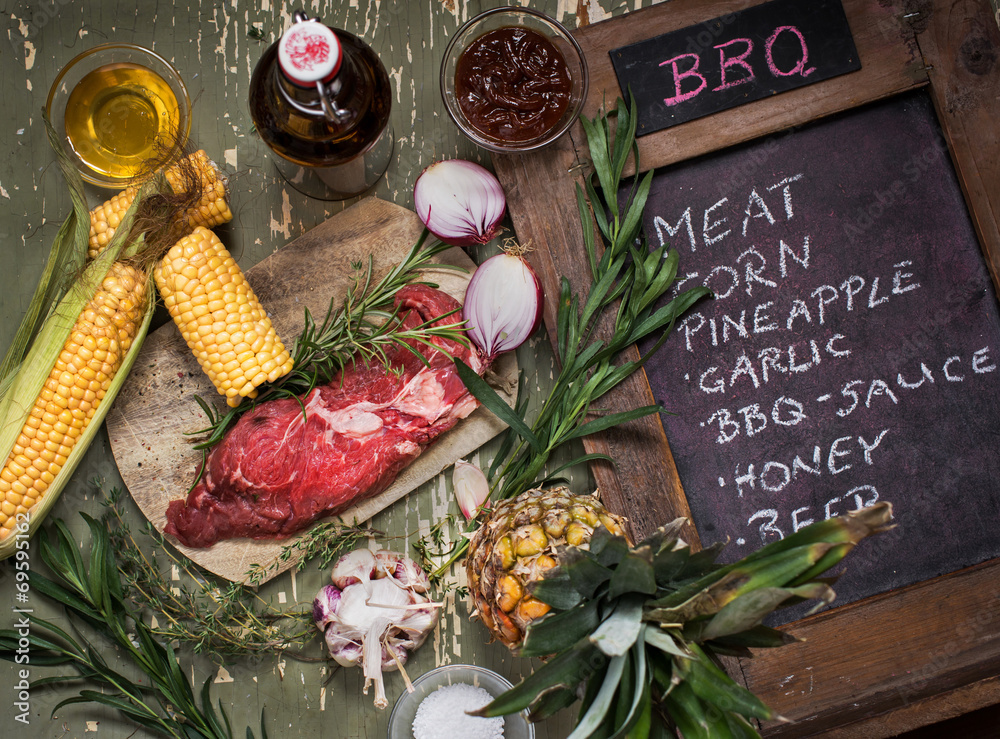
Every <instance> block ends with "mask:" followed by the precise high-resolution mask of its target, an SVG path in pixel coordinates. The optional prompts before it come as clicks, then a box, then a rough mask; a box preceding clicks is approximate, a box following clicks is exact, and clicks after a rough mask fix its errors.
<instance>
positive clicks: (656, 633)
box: [644, 627, 691, 659]
mask: <svg viewBox="0 0 1000 739" xmlns="http://www.w3.org/2000/svg"><path fill="white" fill-rule="evenodd" d="M644 638H645V640H646V643H647V644H648V645H649V646H651V647H655V648H656V649H659V650H660V651H661V652H664V653H665V654H667V655H668V656H671V657H679V658H680V659H690V658H691V652H690V650H688V649H687V648H685V647H684V646H683V644H678V642H677V640H676V639H674V637H672V636H671V635H670V634H669V633H668V632H666V631H664V630H663V629H660V628H655V627H649V628H647V629H646V631H645V632H644Z"/></svg>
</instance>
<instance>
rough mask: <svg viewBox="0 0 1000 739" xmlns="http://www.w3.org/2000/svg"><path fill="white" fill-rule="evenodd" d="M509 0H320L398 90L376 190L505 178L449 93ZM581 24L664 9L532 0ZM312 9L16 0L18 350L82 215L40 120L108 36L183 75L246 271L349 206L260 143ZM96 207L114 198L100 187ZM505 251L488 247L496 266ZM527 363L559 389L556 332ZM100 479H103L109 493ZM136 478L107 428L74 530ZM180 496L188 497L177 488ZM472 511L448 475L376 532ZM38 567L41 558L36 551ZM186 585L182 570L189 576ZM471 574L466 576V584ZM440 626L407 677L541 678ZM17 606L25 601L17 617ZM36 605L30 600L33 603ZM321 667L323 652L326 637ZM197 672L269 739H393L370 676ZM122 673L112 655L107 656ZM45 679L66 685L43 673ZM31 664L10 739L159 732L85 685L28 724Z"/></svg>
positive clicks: (66, 512) (8, 23)
mask: <svg viewBox="0 0 1000 739" xmlns="http://www.w3.org/2000/svg"><path fill="white" fill-rule="evenodd" d="M500 4H502V3H498V2H479V1H478V0H426V1H425V2H404V1H403V0H381V1H379V0H351V2H343V3H342V2H334V0H313V2H310V3H309V4H308V7H306V8H305V10H306V11H307V12H308V13H309V14H310V15H313V16H320V17H322V18H323V19H324V20H325V21H326V22H327V23H328V24H329V25H332V26H335V27H339V28H343V29H346V30H348V31H351V32H353V33H356V34H357V35H359V36H361V37H362V38H364V39H365V40H366V41H368V42H369V43H370V44H371V45H372V46H373V48H374V49H375V51H376V52H377V53H378V54H379V56H380V57H381V58H382V60H383V61H384V63H385V65H386V67H387V69H388V71H389V76H390V78H391V80H392V83H393V87H394V97H393V110H392V123H393V126H394V129H395V150H394V155H393V162H392V164H391V165H390V168H389V171H388V173H387V175H386V176H385V178H383V180H382V181H381V182H380V183H379V184H378V186H377V187H376V189H375V190H374V194H375V195H377V196H378V197H381V198H383V199H386V200H389V201H392V202H395V203H397V204H400V205H403V206H406V207H412V202H413V201H412V187H413V183H414V181H415V179H416V177H417V175H418V174H419V173H420V171H421V170H422V169H423V168H424V167H426V166H427V165H429V164H431V163H432V162H434V161H436V160H438V159H441V158H452V157H463V158H467V159H471V160H474V161H479V162H482V163H484V164H485V165H486V166H490V161H489V157H488V155H487V152H485V151H483V150H481V149H477V148H476V147H475V146H473V145H472V144H470V143H469V142H468V141H465V140H463V139H462V138H461V137H460V135H459V133H458V131H457V129H456V128H455V127H454V126H453V125H452V124H451V122H450V120H449V119H448V118H447V116H446V114H445V112H444V107H443V104H442V102H441V98H440V95H439V91H438V82H437V80H438V67H439V65H440V62H441V58H442V55H443V52H444V47H445V46H446V44H447V42H448V40H449V38H450V37H451V36H452V34H453V33H454V31H455V30H456V28H457V27H458V26H459V25H460V24H461V23H463V22H464V21H466V20H467V19H469V18H470V17H472V16H473V15H475V14H476V13H478V12H480V11H481V10H484V9H486V8H488V7H493V6H496V5H500ZM525 4H530V5H531V6H532V7H534V8H536V9H538V10H541V11H543V12H546V13H548V14H550V15H552V16H554V17H556V18H558V19H559V20H561V21H562V22H564V23H565V24H566V25H567V26H569V27H571V28H572V27H576V26H579V25H583V24H586V23H592V22H596V21H598V20H602V19H604V18H607V17H610V16H611V15H617V14H621V13H625V12H628V11H629V10H633V9H636V8H638V7H641V6H645V5H649V4H652V0H629V2H625V1H624V0H579V2H575V1H574V2H571V1H570V0H531V2H530V3H525ZM298 8H299V5H298V4H297V3H286V2H281V3H272V2H269V1H268V0H263V2H259V3H250V2H246V1H245V0H224V1H223V2H208V1H207V0H201V1H199V0H187V1H186V2H176V3H159V2H153V1H152V0H99V1H97V2H86V3H82V2H73V1H72V0H16V1H15V0H4V1H3V2H2V3H0V11H2V12H0V17H2V19H3V23H4V26H5V33H4V37H3V38H4V41H5V43H0V90H2V101H3V103H2V105H0V132H2V138H0V142H2V143H0V153H2V156H0V260H2V265H3V269H2V270H0V316H2V319H3V320H2V321H0V348H6V346H7V345H8V344H9V342H10V340H11V338H12V337H13V334H14V331H15V330H16V327H17V324H18V321H19V320H20V317H21V316H22V314H23V312H24V311H25V309H26V308H27V305H28V303H29V301H30V298H31V295H32V292H33V290H34V287H35V285H36V283H37V280H38V277H39V275H40V273H41V270H42V267H43V265H44V263H45V260H46V258H47V255H48V248H49V245H50V244H51V243H52V239H53V237H54V235H55V233H56V230H57V229H58V227H59V224H60V223H61V222H62V220H63V219H64V218H65V216H66V215H67V213H68V212H69V209H70V201H69V197H68V194H67V191H66V188H65V185H64V183H63V180H62V177H61V175H60V173H59V171H58V168H57V167H56V166H55V164H54V157H53V155H52V152H51V150H50V148H49V146H48V144H47V142H46V138H45V133H44V130H43V125H42V119H41V111H42V108H43V106H44V104H45V98H46V95H47V93H48V89H49V86H50V85H51V83H52V80H53V79H54V78H55V76H56V74H57V73H58V71H59V70H60V69H61V67H62V66H63V65H64V64H65V63H67V62H68V61H69V60H70V59H71V58H73V57H74V56H75V55H77V54H78V53H80V52H81V51H84V50H86V49H88V48H90V47H92V46H95V45H97V44H100V43H105V42H109V41H119V42H131V43H135V44H139V45H141V46H145V47H147V48H151V49H153V50H155V51H156V52H158V53H159V54H160V55H162V56H164V57H166V58H167V59H168V60H169V61H171V62H172V63H173V64H174V65H175V66H176V68H177V69H178V71H179V72H180V74H181V76H182V77H183V79H184V80H185V82H186V84H187V86H188V89H189V92H190V94H191V97H192V100H193V103H194V107H193V122H192V130H191V133H192V139H193V140H194V142H195V143H196V144H198V145H199V146H200V147H202V148H204V149H206V150H207V151H208V152H209V153H210V155H211V156H212V157H213V158H214V159H215V160H216V161H217V162H219V163H220V164H221V165H223V166H224V168H225V169H226V170H227V172H228V173H230V174H231V175H233V176H232V178H231V183H230V193H231V202H232V207H233V212H234V219H233V221H232V223H231V224H229V225H228V226H226V227H223V228H220V229H219V233H220V235H221V237H222V238H223V240H224V242H225V243H226V245H227V247H228V248H229V249H230V250H231V251H232V252H233V253H234V254H235V255H236V256H237V258H238V260H239V262H240V264H241V265H242V266H243V267H244V268H247V267H249V266H251V265H253V264H256V263H257V262H259V261H260V260H261V259H263V258H264V257H266V256H267V255H269V254H271V253H273V252H274V251H276V250H278V249H280V248H281V247H282V246H283V245H284V244H286V243H287V242H289V241H291V240H292V239H294V238H295V237H296V236H298V235H300V234H302V233H303V232H305V231H307V230H308V229H310V228H312V227H313V226H316V225H317V224H319V223H321V222H323V221H324V220H326V219H327V218H329V217H330V216H332V215H334V214H336V213H338V212H339V211H340V210H341V209H343V208H344V207H346V206H347V205H350V204H351V202H352V201H348V202H346V203H324V202H320V201H315V200H310V199H308V198H306V197H304V196H302V195H300V194H299V193H298V192H296V191H295V190H294V189H292V188H290V187H288V186H287V185H286V184H285V183H284V181H283V180H281V178H280V177H279V176H278V175H277V173H276V171H275V169H274V168H273V165H272V164H271V162H270V161H269V160H268V155H267V151H266V148H265V146H264V145H263V143H262V142H261V141H260V139H259V138H258V137H257V135H256V134H255V133H254V131H253V129H252V126H251V120H250V116H249V113H248V109H247V100H246V97H247V90H248V87H249V81H250V75H251V73H252V71H253V68H254V65H255V64H256V61H257V59H258V58H259V57H260V55H261V54H262V53H263V51H264V49H265V48H266V46H267V45H268V44H269V43H271V42H272V41H273V40H274V39H275V38H276V37H277V36H278V35H280V32H281V30H282V29H283V28H284V27H285V26H286V25H287V24H288V23H289V22H290V18H291V14H292V12H294V11H295V10H296V9H298ZM88 194H89V196H90V200H91V205H96V204H98V203H99V202H102V201H103V200H105V199H106V198H107V197H108V196H109V193H108V192H107V191H101V190H98V189H97V188H90V189H89V190H88ZM495 248H496V247H495V245H490V246H488V247H485V248H483V249H479V250H478V251H476V253H475V254H474V257H475V258H476V259H477V260H481V259H483V258H485V256H487V255H488V254H489V253H491V251H492V250H495ZM518 360H519V362H520V363H521V366H522V367H523V368H524V369H525V371H526V374H527V376H528V378H529V385H528V387H529V389H530V390H532V391H533V395H534V396H539V395H541V394H542V393H544V391H545V389H546V387H547V383H548V382H549V381H550V379H551V370H552V359H551V351H550V350H549V347H548V344H547V343H546V340H545V338H544V335H543V333H542V332H539V334H538V335H537V336H536V337H535V338H534V339H532V340H531V341H530V342H529V343H528V344H526V345H525V346H524V347H522V348H521V349H520V350H519V352H518ZM494 450H495V442H492V443H491V444H488V445H487V446H485V447H484V448H483V449H482V450H480V452H479V453H478V454H477V455H476V456H475V458H474V459H475V461H479V462H481V463H483V464H488V461H489V460H490V459H491V457H492V454H493V453H494ZM95 481H97V482H98V484H96V485H95V484H94V482H95ZM121 484H122V483H121V478H120V476H119V472H118V469H117V467H116V465H115V461H114V458H113V456H112V454H111V451H110V448H109V444H108V440H107V435H106V433H105V432H104V431H103V430H102V432H101V433H100V434H99V435H98V437H97V438H96V440H95V442H94V443H93V444H92V446H91V448H90V450H89V451H88V453H87V455H86V457H85V459H84V460H83V462H82V463H81V465H80V466H79V468H78V469H77V470H76V472H75V474H74V477H73V479H72V480H71V482H70V484H69V485H68V486H67V488H66V489H65V490H64V492H63V494H62V497H61V499H60V500H59V502H58V504H57V506H56V507H55V509H54V511H53V513H52V517H59V518H62V519H64V520H65V521H66V522H67V524H68V525H69V527H70V529H71V530H72V531H73V532H74V533H76V534H78V535H79V536H80V538H81V540H83V539H84V538H85V536H84V534H85V532H86V527H85V525H84V523H83V520H82V518H81V517H80V516H79V515H78V512H80V511H84V512H89V513H91V514H94V515H99V514H100V513H101V512H102V510H103V507H102V500H103V499H104V497H105V491H107V490H110V489H112V488H114V487H120V486H121ZM572 484H573V486H574V487H575V488H577V489H579V490H580V491H581V492H582V491H584V490H585V489H586V488H587V486H588V484H589V480H588V476H587V473H586V471H585V470H584V471H577V472H576V474H575V475H574V476H573V480H572ZM179 494H181V492H180V491H179ZM449 511H450V512H453V513H457V506H456V505H455V503H454V501H453V500H452V492H451V485H450V479H449V475H448V474H447V473H445V474H442V475H440V476H439V477H438V478H436V479H434V480H432V481H431V482H429V483H426V484H425V485H423V486H421V487H420V488H418V489H417V490H414V491H413V492H412V493H411V494H409V495H408V496H407V497H406V498H404V499H403V500H401V501H399V502H398V503H397V504H395V505H393V506H392V507H390V508H389V509H387V510H386V511H384V512H383V513H381V514H379V515H378V516H376V517H375V518H374V519H373V520H372V521H371V522H370V523H371V525H372V526H374V527H375V528H377V529H379V530H382V531H384V532H386V534H387V536H388V537H389V538H388V541H387V543H386V545H387V546H391V547H392V548H396V549H399V550H402V549H404V548H405V549H409V547H410V546H411V545H412V544H413V542H414V541H416V540H417V539H418V538H419V537H420V536H422V535H423V534H425V533H426V528H427V526H428V523H429V522H432V521H435V520H438V519H439V518H440V517H441V516H442V515H444V514H445V513H446V512H449ZM126 514H127V518H128V520H129V522H130V523H132V524H133V525H134V526H135V527H138V526H140V525H141V523H142V521H143V519H142V516H141V514H140V513H139V511H138V509H137V508H135V506H134V505H132V504H131V503H130V502H129V501H128V499H127V498H126ZM30 552H31V560H30V561H31V563H32V565H33V566H36V565H37V564H38V563H39V562H38V560H39V558H38V553H37V544H35V543H33V544H32V548H31V550H30ZM178 577H179V576H178ZM327 578H328V573H326V572H322V571H319V570H317V569H316V568H315V567H310V568H308V569H307V570H305V571H304V572H301V573H298V574H296V575H292V574H287V573H286V574H285V575H282V576H280V577H278V578H276V579H275V580H274V581H272V582H270V583H268V584H266V585H265V586H263V587H262V589H261V591H260V594H261V596H262V597H264V598H267V599H270V600H272V601H273V602H274V603H279V604H285V606H286V607H293V605H292V604H295V603H299V604H301V605H302V607H306V606H307V605H308V603H309V602H310V601H311V600H312V597H313V595H314V594H315V592H316V591H317V589H318V588H319V587H320V586H322V585H323V584H324V583H325V582H326V581H327ZM462 579H463V576H462V573H461V572H459V571H455V572H454V574H453V576H452V582H453V583H457V584H461V582H462ZM15 592H16V591H15V576H14V568H13V564H12V562H11V561H9V560H8V561H6V562H3V563H2V564H0V593H2V594H3V597H2V598H0V601H2V602H3V603H4V605H3V606H2V607H0V628H3V627H7V626H9V625H10V624H12V623H14V621H15V613H14V611H13V609H14V608H15V607H17V605H19V604H17V603H15V602H14V595H15ZM447 599H448V600H447V605H446V607H445V609H444V612H443V617H442V619H441V621H440V624H439V626H438V627H437V629H436V630H435V632H434V633H433V634H432V636H431V637H430V638H429V639H428V641H427V642H426V644H425V645H424V646H423V647H422V648H421V649H420V650H419V651H418V652H417V653H416V654H415V655H414V656H413V658H412V659H411V661H410V663H409V665H408V672H409V674H410V676H411V678H415V677H417V676H419V675H421V674H423V673H424V672H426V671H427V670H429V669H431V668H433V667H435V666H437V665H441V664H449V663H474V664H478V665H481V666H484V667H488V668H492V669H494V670H497V671H498V672H500V673H502V674H504V675H506V676H507V677H508V678H510V679H511V680H513V681H515V682H516V681H517V680H518V679H519V678H520V677H522V676H524V675H527V674H528V673H529V672H530V670H531V669H532V664H531V662H529V661H527V660H520V659H515V658H513V657H512V656H511V655H510V654H509V653H508V652H507V651H506V649H505V648H503V647H502V646H500V645H497V644H490V643H489V638H488V635H487V632H486V630H485V629H484V627H483V626H482V625H481V624H479V623H478V622H475V621H471V620H470V618H469V615H468V610H467V608H466V604H465V602H464V601H463V600H462V599H458V602H456V599H455V595H454V592H452V593H450V594H449V595H448V596H447ZM8 603H10V604H11V605H9V606H8V605H7V604H8ZM20 605H22V606H24V605H25V604H20ZM27 607H30V608H33V609H35V613H36V614H41V615H43V616H45V617H47V618H52V619H53V620H54V621H55V622H56V623H60V624H62V625H63V626H64V627H65V626H67V624H66V619H65V617H64V616H62V615H61V612H60V611H59V610H58V609H56V608H54V607H53V606H52V605H51V604H50V603H47V602H45V600H44V599H43V598H42V597H41V596H40V595H38V594H29V602H28V604H27ZM309 652H310V656H312V657H321V656H322V645H321V644H320V642H319V640H314V641H313V642H312V643H311V645H310V647H309ZM179 654H180V655H181V661H182V664H183V665H184V669H185V671H186V672H187V673H188V676H189V677H190V678H191V679H192V681H193V683H194V684H195V685H200V684H201V683H202V682H204V680H205V679H206V678H207V677H209V676H214V692H213V695H214V697H215V698H217V699H218V700H221V702H222V705H223V706H225V707H226V709H227V710H228V711H229V713H230V716H231V719H232V721H233V726H234V731H235V735H236V736H242V735H243V731H244V729H243V727H245V726H247V725H250V726H254V727H256V725H257V722H258V719H259V716H260V713H261V709H264V711H265V716H266V719H265V725H266V727H267V729H268V733H269V735H270V736H272V737H281V736H293V735H294V736H298V735H302V736H330V737H384V736H386V728H387V725H388V711H381V712H380V711H377V710H376V709H375V708H374V707H373V705H372V696H371V695H368V696H364V695H362V693H361V685H362V682H363V681H362V677H361V671H360V669H350V670H343V669H342V670H337V671H335V672H334V674H333V675H332V676H331V675H330V670H329V668H328V666H327V665H326V664H324V663H323V662H321V661H320V662H308V663H306V662H299V661H294V660H292V659H288V658H282V657H279V656H274V657H270V658H264V659H252V660H251V659H235V660H229V661H226V662H225V663H224V664H217V663H214V662H212V661H211V660H209V659H207V658H204V657H200V656H195V655H192V654H191V652H190V650H189V649H187V648H185V647H184V646H183V645H182V646H181V649H180V652H179ZM104 656H105V657H106V658H107V659H108V660H109V661H110V662H112V663H114V662H115V661H116V660H117V659H118V656H117V655H116V652H115V650H114V649H113V648H109V650H108V652H107V653H106V654H105V655H104ZM28 667H29V668H30V672H31V679H37V678H40V677H43V676H44V675H46V674H50V671H49V670H48V669H46V668H43V667H40V666H35V665H30V664H29V665H28ZM18 669H23V666H15V665H13V664H10V663H7V662H4V663H2V664H0V676H2V677H0V693H2V697H0V705H2V709H0V716H2V724H0V725H3V726H5V727H6V728H5V730H4V731H5V733H6V732H13V733H10V734H9V735H10V736H31V737H91V736H96V737H107V738H109V739H110V738H111V737H131V736H137V737H138V736H143V735H144V732H143V730H141V729H140V730H137V729H136V727H135V726H134V725H132V724H130V723H128V722H127V721H126V720H124V719H122V718H121V717H119V716H117V715H115V714H114V713H113V712H111V711H108V710H105V709H102V708H99V707H95V706H91V705H74V706H68V707H65V708H62V709H60V710H59V711H58V713H57V714H56V715H55V717H52V716H51V712H52V709H53V707H54V706H55V705H56V704H57V703H58V702H59V701H61V700H63V699H65V698H67V697H70V696H72V695H75V694H76V692H77V689H78V688H75V687H71V686H60V687H52V688H44V689H42V688H39V689H37V690H34V691H31V692H30V696H29V700H28V703H29V704H30V709H29V710H28V712H27V713H28V716H27V718H28V721H29V723H28V724H27V725H25V724H24V723H23V722H22V723H16V722H15V721H14V717H15V716H16V715H21V714H22V713H23V711H22V709H20V708H16V707H15V706H14V702H15V700H16V698H17V696H16V694H15V690H14V687H13V686H14V685H15V683H16V682H17V670H18ZM386 682H387V691H388V694H389V700H390V702H392V701H394V700H395V699H396V697H397V696H399V695H400V694H401V692H402V691H403V690H404V682H403V680H402V678H401V677H400V676H399V674H398V673H391V674H390V675H389V676H388V678H387V681H386ZM571 725H572V722H571V716H570V715H569V712H567V711H564V712H563V714H561V715H560V716H557V717H556V718H555V719H553V720H550V721H549V722H547V723H546V724H543V725H539V726H538V727H537V733H536V736H537V737H538V739H548V738H549V737H563V736H566V735H567V734H568V733H569V731H570V727H571Z"/></svg>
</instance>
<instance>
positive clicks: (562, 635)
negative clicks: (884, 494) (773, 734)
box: [477, 503, 892, 739]
mask: <svg viewBox="0 0 1000 739" xmlns="http://www.w3.org/2000/svg"><path fill="white" fill-rule="evenodd" d="M891 519H892V506H891V505H890V504H888V503H879V504H877V505H875V506H872V507H871V508H865V509H862V510H859V511H854V512H852V513H849V514H847V515H845V516H841V517H839V518H834V519H830V520H827V521H822V522H819V523H815V524H812V525H810V526H807V527H805V528H803V529H801V530H800V531H798V532H797V533H796V534H794V535H793V536H790V537H788V538H787V539H784V540H781V541H778V542H774V543H772V544H769V545H767V546H765V547H763V548H761V549H760V550H758V551H757V552H754V553H753V554H751V555H749V556H747V557H744V558H743V559H741V560H739V561H737V562H734V563H732V564H729V565H720V564H717V563H716V562H715V558H716V556H717V555H718V554H719V551H720V549H719V548H717V547H713V548H710V549H708V550H704V551H702V552H698V553H691V551H690V549H689V548H688V547H687V545H686V544H685V543H684V542H683V541H682V540H681V539H679V537H678V532H679V531H680V529H681V527H682V525H683V523H684V522H683V521H674V522H673V523H671V524H670V525H668V526H665V527H663V528H661V529H659V530H658V531H656V532H654V533H653V534H652V535H651V536H650V537H648V538H647V539H646V540H645V541H643V542H640V544H639V545H638V546H636V547H632V548H630V547H629V546H628V543H627V542H626V540H625V539H624V537H615V536H612V535H611V534H610V533H608V532H607V530H605V529H602V528H598V529H597V530H596V531H595V532H594V537H593V539H592V540H591V542H590V545H589V549H587V550H584V549H577V548H566V549H564V550H563V551H562V552H560V554H559V565H558V567H556V568H554V569H552V570H550V571H549V572H548V573H546V576H545V578H544V579H542V580H540V581H539V582H537V583H535V584H534V586H533V588H532V590H531V592H532V595H533V596H534V597H535V598H538V599H539V600H541V601H544V602H546V603H548V604H549V605H550V606H552V611H551V612H550V613H549V614H548V615H546V616H544V617H543V618H541V619H538V620H536V621H534V622H532V623H531V624H529V626H528V629H527V633H526V635H525V639H524V644H523V646H522V649H521V655H522V656H545V655H551V658H550V659H549V660H548V661H547V662H546V663H545V664H544V665H543V666H542V667H540V668H539V669H538V670H536V671H535V672H534V673H533V674H532V675H531V676H530V677H528V678H526V679H525V680H523V681H522V682H521V683H520V684H518V685H516V686H515V687H514V688H512V689H511V690H509V691H507V692H506V693H504V694H502V695H500V696H498V697H497V698H496V699H495V700H494V701H493V702H492V703H490V704H489V705H487V706H485V707H484V708H482V709H480V710H479V711H478V712H477V715H481V716H501V715H504V714H508V713H515V712H518V711H522V710H525V709H528V710H529V712H530V714H529V715H530V716H531V717H532V718H533V719H537V718H542V717H545V716H548V715H551V713H552V711H553V708H555V707H563V706H565V705H567V700H568V699H570V698H575V696H577V695H582V696H583V698H582V701H581V703H582V705H581V709H580V714H579V719H578V723H577V726H576V728H575V730H574V732H573V733H572V735H571V736H572V737H573V739H585V738H586V737H623V738H625V739H632V738H639V737H643V738H645V737H650V736H658V735H659V734H658V733H657V732H659V731H661V730H663V729H672V730H676V731H679V732H680V733H681V734H682V736H683V737H684V739H726V738H727V737H733V738H734V739H745V738H749V737H758V736H759V735H758V733H757V730H756V729H755V728H754V726H753V724H752V723H751V721H753V720H758V721H773V720H783V719H782V718H781V717H780V716H778V715H776V714H775V713H774V711H773V710H771V708H769V707H768V706H767V705H765V704H764V703H763V702H761V700H760V699H759V698H757V697H756V696H755V695H754V694H753V693H752V692H750V691H749V690H747V689H746V688H744V687H743V686H741V685H740V684H738V683H737V682H736V681H735V680H733V679H732V678H731V677H730V676H729V675H728V674H726V672H725V671H724V670H723V669H722V668H721V667H720V665H719V664H718V658H719V656H721V655H740V656H750V651H749V650H750V649H751V648H753V649H760V648H770V647H777V646H782V645H784V644H788V643H791V642H793V641H795V638H794V637H793V636H791V635H789V634H786V633H785V632H782V631H780V630H778V629H773V628H771V627H768V626H765V625H763V624H762V621H763V620H764V619H765V618H766V617H767V616H768V615H769V614H771V613H773V612H774V611H775V610H777V609H780V608H783V607H787V606H789V605H793V604H796V603H801V602H803V601H806V600H817V601H818V602H819V605H820V606H822V605H824V604H829V603H831V602H832V601H833V598H834V597H835V594H834V591H833V589H832V588H831V586H830V584H829V583H828V582H827V581H826V580H824V579H822V578H821V577H820V576H821V575H822V574H823V573H825V572H826V571H827V570H829V568H831V567H833V566H834V565H836V564H837V563H839V562H840V561H841V560H842V559H843V558H844V557H845V556H846V555H847V554H848V553H849V552H850V551H851V550H852V549H853V548H854V546H856V545H857V544H858V542H860V541H861V540H863V539H864V538H865V537H867V536H869V535H871V534H875V533H879V532H881V531H885V530H886V529H889V528H891V527H892V525H891ZM651 583H652V585H651ZM658 717H665V720H666V726H663V725H661V724H660V723H659V719H658Z"/></svg>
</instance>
